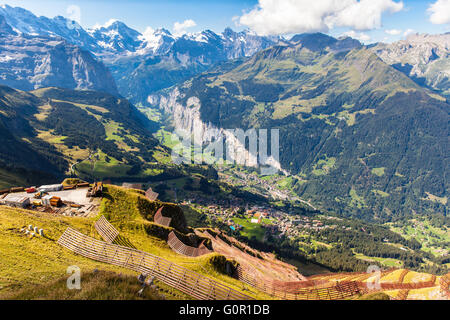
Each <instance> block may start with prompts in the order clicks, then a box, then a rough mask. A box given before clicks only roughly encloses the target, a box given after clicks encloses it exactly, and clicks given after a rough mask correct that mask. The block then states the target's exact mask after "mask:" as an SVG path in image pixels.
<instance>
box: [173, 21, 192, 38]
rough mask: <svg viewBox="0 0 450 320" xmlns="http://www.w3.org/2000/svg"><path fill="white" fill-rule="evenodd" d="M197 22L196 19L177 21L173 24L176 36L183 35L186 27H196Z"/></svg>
mask: <svg viewBox="0 0 450 320" xmlns="http://www.w3.org/2000/svg"><path fill="white" fill-rule="evenodd" d="M196 25H197V24H196V23H195V21H194V20H192V19H188V20H184V21H183V22H175V23H174V25H173V33H174V35H175V36H176V37H179V36H182V35H183V34H185V33H186V32H187V31H186V29H188V28H192V27H195V26H196Z"/></svg>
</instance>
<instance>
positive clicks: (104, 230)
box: [94, 216, 119, 243]
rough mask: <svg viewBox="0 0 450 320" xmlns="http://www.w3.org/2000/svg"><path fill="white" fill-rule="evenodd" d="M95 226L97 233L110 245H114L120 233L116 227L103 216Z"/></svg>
mask: <svg viewBox="0 0 450 320" xmlns="http://www.w3.org/2000/svg"><path fill="white" fill-rule="evenodd" d="M94 226H95V229H96V230H97V232H98V233H99V234H100V235H101V236H102V238H103V239H104V240H105V241H106V242H108V243H113V242H114V240H116V238H117V237H118V236H119V231H117V230H116V228H114V226H113V225H112V224H111V223H109V221H108V220H106V218H105V216H101V217H100V219H98V220H97V222H95V225H94Z"/></svg>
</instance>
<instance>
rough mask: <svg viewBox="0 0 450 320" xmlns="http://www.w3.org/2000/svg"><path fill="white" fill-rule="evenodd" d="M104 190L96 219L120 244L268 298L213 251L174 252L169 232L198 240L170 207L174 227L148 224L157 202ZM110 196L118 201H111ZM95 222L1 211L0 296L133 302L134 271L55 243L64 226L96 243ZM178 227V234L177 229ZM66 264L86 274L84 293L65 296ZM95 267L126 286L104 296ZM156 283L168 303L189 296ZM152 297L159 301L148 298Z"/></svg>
mask: <svg viewBox="0 0 450 320" xmlns="http://www.w3.org/2000/svg"><path fill="white" fill-rule="evenodd" d="M107 188H108V189H107V190H106V194H105V198H104V200H103V202H102V207H101V212H100V215H105V216H106V217H108V219H110V220H111V222H112V223H113V225H114V226H115V227H116V228H117V229H118V230H119V231H120V237H119V238H118V240H117V241H119V242H120V244H121V245H127V246H130V247H133V248H137V249H139V250H142V251H145V252H148V253H151V254H155V255H158V256H160V257H163V258H165V259H167V260H170V261H173V262H175V263H177V264H178V265H181V266H183V267H186V268H188V269H191V270H194V271H196V272H198V273H200V274H203V275H205V276H208V277H211V278H214V279H216V280H218V281H220V282H222V283H225V284H227V285H229V286H231V287H233V288H234V289H236V290H239V291H242V292H244V293H246V294H249V295H252V296H255V297H257V298H260V299H268V298H269V297H268V296H266V295H264V294H262V293H260V292H258V291H256V290H254V289H251V288H248V286H247V285H244V284H243V283H241V282H239V281H237V280H235V279H233V278H231V277H229V276H227V275H225V274H224V273H223V272H224V271H223V269H224V268H223V263H224V261H226V259H224V257H222V256H220V255H218V254H216V253H213V254H209V255H206V256H201V257H198V258H189V257H185V256H181V255H179V254H177V253H175V252H174V251H172V250H171V249H170V247H169V246H168V245H167V242H166V240H165V237H166V235H167V234H168V231H169V232H170V230H176V232H178V234H179V235H180V237H181V238H183V237H186V239H191V241H196V240H198V239H196V237H195V236H194V235H190V236H189V238H188V235H187V234H185V233H183V232H181V231H185V232H189V229H187V230H182V229H183V228H182V226H183V222H184V223H185V221H184V216H183V215H182V214H181V212H180V211H178V208H177V207H176V206H173V205H170V204H164V205H165V206H168V207H169V208H171V209H170V210H168V211H167V212H166V211H165V212H164V214H167V215H172V217H173V219H174V220H175V226H176V227H177V229H174V228H165V227H163V226H159V225H156V224H154V223H153V222H152V217H153V214H154V212H155V209H156V208H157V206H159V205H161V203H152V202H150V201H148V200H146V199H145V198H144V197H143V196H141V195H140V194H139V192H136V191H130V190H125V189H123V188H120V187H113V186H108V187H107ZM113 196H114V197H117V198H113ZM113 203H114V204H113ZM95 220H96V218H93V219H92V218H91V219H89V218H77V217H71V218H69V217H60V216H55V215H50V214H47V213H39V212H33V211H27V210H20V209H12V208H8V207H3V206H2V207H0V233H1V234H2V237H0V246H1V247H2V248H4V249H3V250H2V259H1V261H0V296H1V297H10V298H26V299H28V298H30V299H36V298H52V297H53V296H54V295H55V294H56V293H58V292H60V293H61V295H62V297H66V298H68V299H78V298H79V299H85V298H86V299H88V298H89V299H91V298H94V299H97V298H98V299H104V298H107V297H111V298H117V299H128V298H131V296H132V292H134V288H135V286H134V284H133V282H132V280H131V279H132V278H130V277H128V275H130V276H132V277H136V275H137V274H136V273H135V272H133V271H131V270H127V269H123V268H119V267H116V266H113V265H109V264H105V263H101V262H96V261H94V260H90V259H87V258H84V257H81V256H79V255H76V254H73V253H72V252H71V251H69V250H66V249H64V248H63V247H61V246H59V245H58V244H57V243H56V241H57V240H58V238H59V237H60V235H61V234H62V233H63V232H64V231H65V230H66V228H67V227H72V228H74V229H76V230H79V231H81V232H82V233H84V234H86V235H89V236H91V237H94V238H97V239H100V236H99V235H98V233H97V232H96V231H95V228H94V226H93V223H94V221H95ZM29 224H31V225H33V226H38V227H39V228H43V229H44V230H45V234H46V237H45V238H42V237H35V238H33V239H31V238H29V237H27V236H25V235H24V233H22V232H20V230H21V229H22V228H23V227H26V226H28V225H29ZM178 229H180V230H181V231H178ZM69 266H78V267H79V268H80V269H81V271H82V274H87V280H88V288H87V290H86V291H85V292H79V293H76V294H75V293H69V292H65V290H64V288H63V287H61V286H62V280H61V279H63V278H64V277H66V279H67V277H68V276H67V275H66V270H67V268H68V267H69ZM95 269H98V270H102V271H110V272H114V273H116V274H118V273H121V274H123V275H124V278H123V279H120V278H117V277H116V276H113V275H112V274H107V275H106V276H105V278H106V279H109V280H107V281H111V282H114V281H115V282H117V283H118V284H120V286H121V288H125V287H128V288H127V289H126V290H125V292H124V293H123V294H122V295H119V290H114V291H112V292H110V293H108V292H105V287H104V286H102V285H101V284H99V282H100V280H96V279H95V277H93V276H92V274H91V273H92V272H93V271H94V270H95ZM91 276H92V278H91ZM82 277H83V276H82ZM82 281H83V278H82ZM48 283H54V284H55V292H56V293H55V292H53V293H52V292H51V288H52V286H51V285H47V284H48ZM157 285H158V287H159V288H160V291H159V292H160V293H163V294H164V295H165V296H166V298H167V299H186V298H188V297H187V296H186V295H184V294H182V293H180V292H178V291H176V290H173V289H171V288H170V287H167V286H166V285H164V284H162V283H160V282H157ZM33 288H36V289H35V290H37V291H34V289H33ZM90 288H92V290H91V289H90ZM39 293H42V296H39ZM150 298H158V297H157V296H156V297H153V296H152V297H150Z"/></svg>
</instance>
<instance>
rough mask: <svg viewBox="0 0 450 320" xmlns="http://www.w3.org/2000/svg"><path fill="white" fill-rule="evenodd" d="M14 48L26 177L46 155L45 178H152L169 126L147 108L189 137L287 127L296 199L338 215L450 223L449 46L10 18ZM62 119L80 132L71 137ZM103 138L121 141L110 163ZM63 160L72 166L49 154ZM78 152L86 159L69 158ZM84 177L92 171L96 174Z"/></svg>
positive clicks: (12, 81)
mask: <svg viewBox="0 0 450 320" xmlns="http://www.w3.org/2000/svg"><path fill="white" fill-rule="evenodd" d="M0 38H1V42H0V47H1V50H0V70H1V72H0V74H1V76H2V77H0V84H3V85H6V86H9V87H12V88H14V89H12V88H9V87H4V88H3V89H2V90H3V92H4V94H3V95H2V98H1V99H2V100H1V102H2V103H3V104H4V105H3V108H4V110H3V108H2V109H1V111H2V113H0V120H1V124H2V125H3V127H2V128H3V129H2V130H3V132H4V133H5V135H4V137H5V139H6V137H8V138H7V139H10V140H8V141H16V142H17V145H18V146H20V148H19V149H18V150H23V152H19V153H18V154H17V155H15V154H11V153H10V152H8V151H7V150H6V149H5V150H4V152H5V153H4V155H5V157H6V156H8V157H10V158H8V157H6V158H4V159H2V160H3V161H4V163H5V164H6V163H17V164H18V166H19V164H22V165H23V166H25V165H27V161H26V159H27V155H29V154H31V153H32V152H36V156H43V157H44V158H45V157H47V158H46V159H44V158H41V160H42V163H43V165H42V168H51V167H57V168H58V169H57V170H56V171H57V172H58V174H63V173H64V172H66V170H68V167H69V165H70V164H73V162H74V161H80V160H86V158H83V157H84V156H86V157H87V156H89V151H88V152H87V154H86V150H101V152H100V153H99V154H97V155H96V156H97V157H98V158H99V161H100V162H101V163H102V168H100V169H101V170H97V173H98V172H99V171H102V170H103V171H102V172H103V174H106V175H107V174H108V173H109V174H111V173H112V172H113V173H114V174H112V175H113V176H121V175H122V176H123V175H124V174H126V173H127V172H128V173H130V174H131V175H136V174H142V173H143V172H147V173H149V170H150V171H151V170H153V169H152V168H150V167H146V163H148V162H152V161H153V160H154V158H153V156H154V152H155V148H157V143H156V142H155V141H154V140H153V138H152V136H151V134H152V132H153V131H154V129H155V128H156V124H155V123H152V122H149V123H146V124H145V121H144V120H143V119H141V118H140V120H139V121H138V122H132V123H131V122H130V123H128V122H127V119H123V116H124V115H125V116H127V115H130V114H138V113H135V112H137V111H136V109H135V108H134V106H133V105H132V104H131V103H134V104H141V105H143V107H149V106H150V107H152V108H158V109H160V110H163V111H165V112H166V113H167V114H168V115H170V116H172V120H173V125H174V126H175V127H177V128H182V129H189V128H186V126H192V124H193V123H199V124H201V125H202V126H204V128H206V130H207V131H208V130H210V131H211V132H217V131H218V130H219V131H220V130H224V129H226V128H251V127H256V128H279V129H280V132H281V139H280V141H281V150H280V155H281V157H280V166H281V168H282V169H283V170H284V171H286V172H288V173H289V174H291V178H292V179H291V182H290V188H291V189H292V191H293V192H295V193H296V194H298V195H300V196H302V197H303V198H305V199H308V200H310V201H311V202H314V203H317V204H320V206H321V208H323V209H325V210H331V211H339V212H341V213H348V214H352V215H354V216H358V217H365V218H366V217H376V218H382V219H389V218H392V217H394V216H396V217H398V216H402V215H407V214H411V213H420V214H428V213H430V214H431V213H433V212H440V213H443V214H446V213H447V211H448V202H447V194H448V189H449V185H448V181H447V180H448V179H446V172H448V169H449V168H448V163H449V161H448V155H449V144H448V143H449V141H448V136H449V132H448V120H449V102H448V94H449V91H448V90H449V74H450V64H449V34H443V35H433V36H430V35H413V36H410V37H408V38H407V39H406V40H402V41H399V42H394V43H392V44H382V43H378V44H374V45H369V46H364V45H362V44H361V43H360V42H359V41H357V40H355V39H352V38H350V37H343V38H339V39H336V38H333V37H330V36H327V35H324V34H321V33H316V34H301V35H296V36H294V37H292V38H291V39H285V38H282V37H262V36H258V35H256V34H254V33H252V32H251V31H242V32H234V31H233V30H231V29H229V28H228V29H226V30H225V31H224V32H223V33H221V34H216V33H215V32H213V31H210V30H206V31H203V32H199V33H193V34H191V33H187V34H183V35H177V36H175V35H172V34H171V33H170V32H169V31H168V30H166V29H163V28H160V29H157V30H153V31H148V32H145V33H144V34H143V33H140V32H138V31H136V30H134V29H132V28H130V27H128V26H127V25H126V24H124V23H123V22H120V21H111V22H110V23H108V24H106V25H104V26H102V27H96V28H92V29H86V30H85V29H84V28H82V27H81V26H80V25H79V24H78V23H76V22H74V21H71V20H69V19H66V18H64V17H55V18H52V19H50V18H47V17H37V16H35V15H34V14H32V13H31V12H29V11H27V10H25V9H22V8H12V7H10V6H7V5H4V6H1V7H0ZM48 87H60V88H65V89H55V88H51V89H49V88H48ZM39 88H46V89H42V91H39V90H37V91H36V89H39ZM15 89H19V90H35V91H32V92H30V93H26V92H23V91H18V90H15ZM71 89H82V90H95V91H99V92H97V93H94V92H89V91H86V92H84V94H86V95H88V96H89V98H88V97H84V96H82V94H81V93H80V94H75V93H74V92H75V91H71ZM11 90H12V91H11ZM58 90H62V91H58ZM97 95H99V96H97ZM93 97H97V98H95V99H94V100H92V98H93ZM117 97H118V98H117ZM122 97H125V98H126V99H128V100H129V101H131V103H129V102H128V101H127V100H125V99H122ZM115 99H118V100H117V101H115ZM193 101H194V102H195V103H192V102H193ZM106 103H108V104H106ZM16 104H17V106H16ZM26 105H29V106H30V109H29V110H28V109H27V108H25V107H24V106H26ZM69 105H70V107H69ZM64 106H66V107H67V110H69V111H68V112H66V111H67V110H66V109H65V107H64ZM15 108H16V109H15ZM80 108H81V111H80ZM47 109H48V110H52V111H51V112H50V111H48V110H47ZM46 110H47V111H46ZM70 110H72V111H70ZM75 110H76V111H77V112H80V114H81V115H82V116H81V115H80V117H81V118H82V119H81V118H80V119H79V120H80V121H81V122H86V123H90V124H92V126H88V127H87V128H84V127H83V128H84V129H85V130H86V132H89V133H90V134H89V135H88V136H86V134H85V133H83V132H82V131H80V130H79V128H75V127H74V126H73V125H72V124H70V123H69V122H70V121H69V118H70V117H73V116H74V115H75V114H77V112H75ZM53 113H54V114H55V116H50V118H49V119H53V120H52V121H50V120H49V121H50V122H48V123H47V122H46V121H47V120H46V119H47V117H48V115H52V114H53ZM107 114H110V115H111V117H109V116H106V115H107ZM36 115H37V117H38V118H39V117H41V118H42V119H43V120H42V121H43V122H44V124H43V123H41V122H42V121H41V120H39V119H38V120H39V121H37V122H36V120H35V118H36ZM57 117H63V118H64V117H68V119H63V120H61V121H63V122H62V123H64V124H61V123H60V124H58V121H57V120H56V119H57ZM105 117H106V118H105ZM132 118H133V119H134V117H132ZM130 121H131V120H130ZM133 121H134V120H133ZM136 121H137V120H136ZM142 121H144V122H142ZM139 123H140V124H139ZM143 123H144V124H143ZM132 128H135V129H132ZM91 129H92V130H94V131H92V130H91ZM39 130H42V131H48V134H47V136H45V137H44V136H43V135H42V134H43V133H42V132H40V131H39ZM127 130H128V131H127ZM130 130H131V131H130ZM132 130H136V132H135V131H133V132H132ZM18 132H19V133H20V134H19V133H18ZM25 133H27V134H26V135H24V136H22V134H25ZM39 135H40V136H39ZM76 135H80V137H84V138H83V139H85V140H86V141H88V144H89V146H88V145H86V144H84V143H83V141H82V140H83V139H77V138H76ZM90 136H94V137H95V138H94V139H93V140H92V138H90ZM36 137H37V139H38V140H35V138H36ZM102 139H105V141H114V142H113V143H112V142H108V143H106V144H105V148H106V149H107V151H105V150H103V149H105V148H103V149H102V148H101V146H100V145H99V143H98V142H99V141H100V140H102ZM147 139H148V141H150V143H149V145H148V146H147V147H146V146H144V145H145V143H144V141H147ZM30 141H31V142H30ZM42 141H44V142H45V144H42ZM89 141H90V142H89ZM61 142H62V145H63V146H61ZM37 145H42V146H43V147H42V148H44V149H42V150H44V151H40V150H37V149H35V146H37ZM52 146H53V147H52ZM57 147H59V148H60V150H59V152H60V154H58V153H54V152H53V151H48V150H54V149H51V148H57ZM75 147H77V148H78V149H80V150H81V149H82V150H84V151H83V152H84V153H83V152H82V156H81V157H73V154H74V151H73V150H72V151H68V150H67V149H66V148H69V149H70V148H72V149H73V148H75ZM159 147H160V146H159ZM61 148H63V149H64V150H63V149H61ZM78 149H76V150H77V151H79V150H78ZM33 150H34V151H33ZM61 150H62V151H61ZM56 151H58V150H56ZM66 153H67V154H66ZM51 154H54V155H55V157H56V158H55V157H50V155H51ZM68 154H71V156H68ZM14 157H20V158H21V159H15V158H14ZM41 160H39V159H37V160H36V161H34V162H35V163H40V161H41ZM24 161H25V162H24ZM77 167H78V168H81V169H84V173H85V174H86V173H87V171H89V170H88V169H89V168H88V167H87V165H86V161H85V163H84V164H83V165H80V166H77ZM29 169H33V170H34V169H39V168H31V167H29ZM81 169H80V170H81ZM45 170H47V169H45ZM108 170H109V171H108Z"/></svg>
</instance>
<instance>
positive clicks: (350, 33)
mask: <svg viewBox="0 0 450 320" xmlns="http://www.w3.org/2000/svg"><path fill="white" fill-rule="evenodd" d="M342 35H343V36H347V37H351V38H353V39H357V40H359V41H362V42H366V41H370V39H371V37H370V36H369V35H368V34H366V33H364V32H356V31H354V30H351V31H348V32H344V33H343V34H342Z"/></svg>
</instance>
